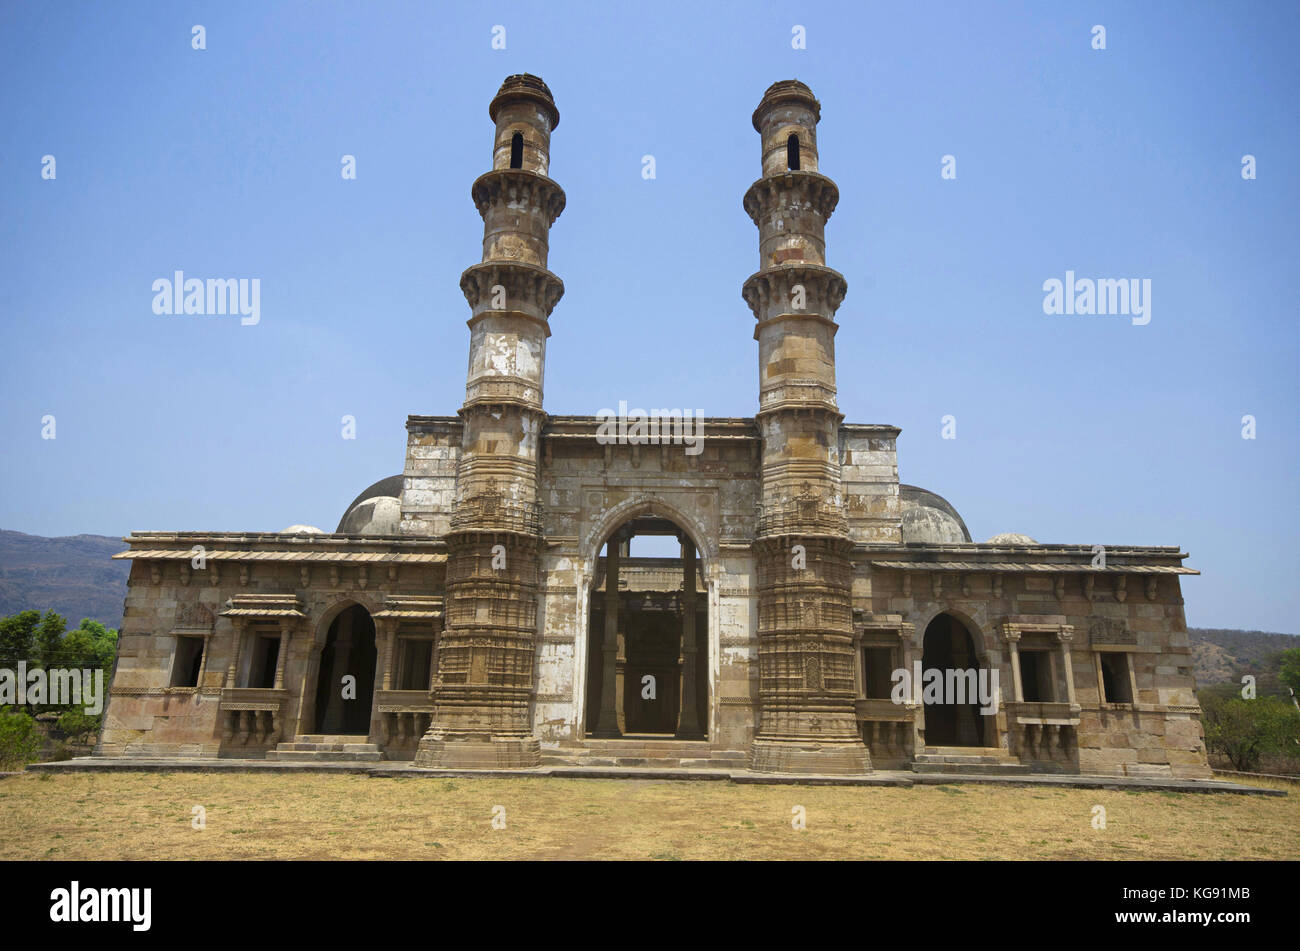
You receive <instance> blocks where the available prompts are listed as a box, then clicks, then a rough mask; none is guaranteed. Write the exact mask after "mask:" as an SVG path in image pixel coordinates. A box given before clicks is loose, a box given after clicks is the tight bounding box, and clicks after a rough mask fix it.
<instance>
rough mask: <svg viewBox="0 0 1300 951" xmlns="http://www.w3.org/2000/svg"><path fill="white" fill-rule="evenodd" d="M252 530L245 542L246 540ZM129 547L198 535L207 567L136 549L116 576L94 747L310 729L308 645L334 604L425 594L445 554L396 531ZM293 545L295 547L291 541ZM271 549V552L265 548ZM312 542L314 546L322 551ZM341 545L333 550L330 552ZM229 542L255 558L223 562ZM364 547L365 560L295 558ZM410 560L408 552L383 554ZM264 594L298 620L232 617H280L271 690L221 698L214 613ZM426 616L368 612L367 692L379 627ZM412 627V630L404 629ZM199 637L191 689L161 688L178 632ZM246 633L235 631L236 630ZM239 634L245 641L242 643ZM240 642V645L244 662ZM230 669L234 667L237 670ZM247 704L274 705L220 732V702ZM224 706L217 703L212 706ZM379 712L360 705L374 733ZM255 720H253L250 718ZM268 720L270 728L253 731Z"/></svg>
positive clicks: (272, 740) (150, 746)
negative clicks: (292, 607)
mask: <svg viewBox="0 0 1300 951" xmlns="http://www.w3.org/2000/svg"><path fill="white" fill-rule="evenodd" d="M254 538H255V539H256V540H254ZM131 542H132V547H133V553H135V554H145V553H150V552H160V551H164V550H166V551H170V552H173V553H180V552H188V551H189V550H190V546H191V545H196V544H202V545H204V547H205V549H206V552H207V559H208V560H207V566H206V567H205V568H202V569H194V568H191V566H190V565H191V563H190V562H189V561H188V560H182V559H179V558H174V557H171V558H152V557H149V558H145V557H140V558H136V559H135V560H134V561H133V564H132V568H131V575H130V578H129V581H128V589H127V597H126V605H125V611H124V619H123V623H122V629H121V632H120V634H119V638H118V659H117V667H116V670H115V673H114V676H113V680H112V684H111V687H110V689H109V698H108V704H107V707H106V710H105V718H104V729H103V732H102V734H101V737H100V743H99V746H98V748H97V753H99V754H100V755H111V756H120V755H139V756H186V757H188V756H194V757H216V756H235V757H249V756H252V757H258V756H262V755H264V754H265V752H266V751H267V750H268V749H271V748H273V747H274V746H275V744H276V742H277V741H280V740H292V739H293V736H294V735H296V734H297V733H304V732H306V733H310V732H315V731H314V723H312V722H309V721H310V720H311V717H312V711H311V707H312V705H313V699H314V695H315V689H316V679H317V668H318V666H319V660H320V651H321V648H322V647H323V646H324V643H325V637H326V634H327V631H328V628H329V625H330V622H331V621H332V620H333V619H334V617H335V616H337V615H338V614H339V613H340V612H341V611H342V610H343V609H345V608H346V607H348V606H350V605H352V604H359V605H361V606H362V607H364V608H365V609H366V610H367V611H368V612H369V613H370V614H371V615H372V616H374V615H376V614H378V613H380V612H382V611H383V610H384V608H385V606H386V604H388V603H389V602H390V600H391V599H394V598H401V597H404V596H412V595H414V596H420V595H426V596H427V595H428V593H429V592H431V591H432V592H440V591H441V590H442V588H443V583H444V579H443V571H444V561H445V555H444V554H443V553H442V551H441V545H440V543H437V542H424V543H421V544H419V545H415V544H413V543H412V542H411V541H409V540H405V539H389V540H379V539H374V540H371V539H365V540H364V541H363V540H360V539H357V538H355V537H352V538H348V537H345V536H323V535H312V536H275V535H270V536H256V537H250V536H214V535H200V534H185V535H179V536H178V535H170V536H162V537H160V536H158V535H150V534H145V535H135V536H132V539H131ZM295 547H297V548H298V549H299V550H296V551H295V550H293V549H294V548H295ZM275 548H278V549H281V550H280V551H273V550H272V549H275ZM323 549H324V550H323ZM340 549H343V550H340ZM236 551H240V552H244V553H247V554H256V555H258V556H260V557H261V558H263V559H265V558H266V556H268V555H274V556H276V557H277V558H280V559H282V560H246V561H238V560H234V558H229V559H227V557H226V556H231V555H234V554H235V553H236ZM348 555H351V556H362V557H365V556H369V557H370V558H373V559H374V561H372V562H365V561H361V562H352V561H338V560H336V561H325V560H317V561H310V560H301V559H310V558H313V557H315V558H318V559H319V558H322V557H324V558H329V557H333V558H336V559H337V558H339V557H340V556H348ZM385 558H394V559H396V558H415V559H419V560H417V561H397V560H390V561H384V560H383V559H385ZM249 596H263V597H275V598H276V599H277V600H278V599H283V600H284V601H286V602H294V603H296V605H297V606H298V607H297V609H298V611H299V612H300V614H301V617H297V618H288V619H286V618H277V617H273V616H268V617H265V618H257V617H250V618H241V619H239V620H241V621H243V623H245V624H246V625H248V627H249V629H250V630H251V629H252V628H254V627H256V628H260V629H263V630H265V631H266V632H267V633H270V634H274V633H277V632H278V631H279V629H280V628H279V626H280V624H281V623H282V622H284V623H288V624H289V625H290V635H289V639H288V651H287V653H286V654H285V659H284V664H283V687H282V688H281V689H280V690H273V689H271V690H263V691H258V692H257V694H256V696H252V697H238V698H235V697H232V696H231V695H230V693H229V688H230V687H232V686H233V684H232V683H231V678H230V671H231V667H232V664H234V651H235V629H236V623H237V620H236V619H235V618H232V617H229V616H223V614H222V612H223V611H225V610H227V609H228V608H229V606H230V604H231V601H232V599H236V600H238V599H241V598H247V597H249ZM431 623H433V622H430V621H427V620H407V621H402V620H393V621H391V622H384V621H382V620H380V621H377V627H379V628H380V630H377V632H376V634H377V636H376V640H377V641H378V642H379V643H378V644H377V650H378V653H379V664H378V665H377V669H376V675H375V683H374V689H375V690H376V691H378V690H379V689H380V688H381V687H382V674H383V662H384V660H385V647H386V645H385V643H384V637H385V636H386V632H388V631H391V632H392V633H393V634H394V636H396V634H398V633H400V632H403V631H406V630H412V628H413V626H414V627H419V628H421V629H424V628H427V627H428V626H429V625H430V624H431ZM412 632H413V630H412ZM182 636H189V637H203V638H205V640H206V643H205V648H204V659H203V664H202V673H201V677H200V682H199V684H198V686H195V687H172V686H169V684H170V683H171V681H172V668H173V664H174V661H175V657H176V649H177V645H178V638H179V637H182ZM247 637H248V635H247V634H246V635H245V638H247ZM247 643H248V642H247V641H246V644H247ZM248 657H249V650H248V648H247V647H245V651H244V663H243V664H242V665H241V666H242V667H243V668H244V669H245V670H246V669H247V665H248ZM239 676H240V675H239V674H237V675H236V679H238V677H239ZM250 699H252V700H255V701H261V702H260V704H259V703H254V704H253V705H254V706H259V705H260V706H261V707H267V706H278V711H277V715H276V716H275V717H274V719H273V720H272V718H270V717H262V718H261V721H262V722H254V723H253V724H252V727H253V729H252V730H250V731H249V734H248V736H247V737H246V738H243V739H241V738H240V737H239V736H238V731H236V736H235V737H233V738H230V739H223V736H224V733H225V732H226V726H227V721H226V719H225V718H226V716H227V714H228V712H229V707H230V706H231V705H232V704H234V705H238V704H241V703H244V702H245V701H248V700H250ZM223 708H225V709H223ZM378 717H379V714H378V712H377V711H376V710H372V723H371V734H372V736H373V735H377V734H378V732H379V729H378V722H377V719H378ZM255 719H256V718H255ZM272 723H273V724H274V727H275V732H274V734H273V735H264V732H266V731H264V730H263V729H262V728H263V727H264V726H269V725H272Z"/></svg>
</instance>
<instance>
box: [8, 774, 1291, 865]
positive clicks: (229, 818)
mask: <svg viewBox="0 0 1300 951" xmlns="http://www.w3.org/2000/svg"><path fill="white" fill-rule="evenodd" d="M1277 787H1278V788H1287V789H1289V790H1290V792H1291V795H1289V796H1287V797H1286V798H1281V797H1271V796H1270V797H1265V796H1238V795H1207V794H1200V793H1168V792H1152V791H1142V792H1130V791H1113V790H1077V789H1047V788H1041V787H1018V788H1017V787H993V786H976V785H964V786H962V785H956V786H918V787H916V788H913V789H900V788H879V787H866V788H863V787H846V786H754V785H733V784H731V783H727V782H670V781H656V780H608V779H553V778H536V779H486V778H484V779H478V778H474V779H442V778H438V779H433V778H414V777H406V778H393V779H378V778H368V777H365V776H358V775H320V774H310V775H285V774H277V773H266V774H256V773H252V774H249V773H230V774H214V773H66V774H60V775H53V776H51V775H49V774H39V773H38V774H30V773H29V774H23V775H19V776H11V777H6V778H3V779H0V858H3V859H32V858H35V859H42V858H47V859H259V858H265V859H334V858H338V859H870V858H879V859H946V858H958V859H1103V860H1115V859H1296V858H1300V787H1297V786H1296V785H1295V784H1284V783H1279V784H1277ZM1098 805H1100V806H1103V807H1104V808H1105V810H1106V814H1105V817H1106V827H1105V828H1104V829H1095V828H1093V807H1094V806H1098ZM195 806H201V807H203V810H204V812H205V816H204V817H205V820H206V828H204V829H202V830H196V829H195V828H193V825H192V820H194V818H195V812H194V807H195ZM498 806H500V807H503V809H504V815H503V816H502V815H501V813H500V811H499V810H498V811H497V814H498V817H499V818H498V822H497V824H498V825H500V824H502V823H501V819H502V818H503V819H504V826H505V827H504V828H496V829H494V828H493V815H494V809H495V807H498ZM796 807H802V808H803V810H804V812H805V814H806V828H805V829H803V830H796V829H795V828H793V824H792V818H793V815H794V813H793V810H795V808H796Z"/></svg>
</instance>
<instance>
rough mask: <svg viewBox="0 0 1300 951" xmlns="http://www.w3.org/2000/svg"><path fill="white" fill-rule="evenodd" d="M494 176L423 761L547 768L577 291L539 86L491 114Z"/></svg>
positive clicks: (474, 294)
mask: <svg viewBox="0 0 1300 951" xmlns="http://www.w3.org/2000/svg"><path fill="white" fill-rule="evenodd" d="M488 113H489V115H490V116H491V117H492V121H493V122H495V123H496V142H495V148H494V150H493V160H492V171H490V172H488V173H487V174H485V175H482V176H481V177H480V178H479V179H478V180H477V181H476V182H474V187H473V189H472V192H471V194H472V196H473V199H474V204H475V205H476V206H477V208H478V210H479V214H481V215H482V216H483V261H482V263H481V264H477V265H475V266H474V267H471V268H469V269H468V270H466V271H465V273H464V274H462V275H461V279H460V286H461V290H463V291H464V292H465V298H466V300H468V301H469V305H470V312H471V316H470V319H469V328H470V358H469V374H468V380H467V383H466V387H465V405H464V406H462V407H461V410H460V415H461V418H462V420H463V422H464V438H463V442H462V445H461V457H460V464H459V468H458V470H457V475H456V508H455V514H454V515H453V516H452V523H451V531H450V532H449V533H448V535H447V617H446V630H445V631H444V633H443V636H442V638H441V639H440V641H439V646H438V681H437V683H436V684H435V686H434V700H435V704H436V706H435V711H434V716H433V720H432V723H431V724H430V726H429V731H428V732H427V733H426V734H425V736H424V738H423V739H422V740H421V741H420V748H419V751H418V752H417V754H416V760H415V761H416V763H417V764H418V765H421V766H443V767H485V768H491V767H515V766H535V765H537V763H538V761H539V759H538V757H539V753H540V750H539V744H538V741H537V739H536V738H535V737H534V736H533V734H532V728H531V723H530V719H529V697H530V693H531V690H532V687H533V656H534V651H535V640H536V631H537V600H538V554H539V549H540V545H541V522H540V518H539V514H538V505H537V458H538V443H539V440H540V435H541V430H542V422H543V419H544V414H543V412H542V377H543V369H544V366H545V360H546V338H547V337H549V336H550V333H551V331H550V327H549V325H548V323H547V320H548V318H549V317H550V314H551V310H552V309H553V308H554V307H555V304H556V303H557V302H558V301H559V299H560V296H561V295H562V294H563V293H564V285H563V284H562V283H561V281H560V279H559V278H558V277H556V276H555V275H554V274H552V273H551V272H550V271H549V270H547V268H546V258H547V253H548V242H549V236H550V228H551V225H552V224H553V223H554V222H555V219H556V218H557V217H559V215H560V212H561V211H563V209H564V191H563V190H562V189H561V188H560V186H559V185H557V184H556V183H555V182H553V181H551V179H550V178H548V177H547V171H548V166H549V159H550V142H551V132H552V130H554V128H555V127H556V126H557V125H558V124H559V121H560V114H559V111H558V110H557V109H556V108H555V101H554V99H552V97H551V91H550V90H549V89H547V88H546V84H545V83H543V82H542V81H541V80H540V79H538V78H537V77H536V76H529V75H527V74H524V75H519V76H511V77H509V78H507V79H506V81H505V82H504V83H502V85H501V89H500V91H499V92H498V93H497V95H496V97H495V98H494V99H493V100H492V105H491V106H490V107H489V110H488Z"/></svg>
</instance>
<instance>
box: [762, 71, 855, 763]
mask: <svg viewBox="0 0 1300 951" xmlns="http://www.w3.org/2000/svg"><path fill="white" fill-rule="evenodd" d="M820 118H821V106H820V104H819V103H818V102H817V99H816V98H815V97H814V96H813V94H812V91H811V90H810V89H809V88H808V87H807V86H805V85H804V84H803V83H801V82H798V81H796V80H787V81H784V82H778V83H775V84H774V85H772V86H771V87H770V88H769V89H768V90H767V92H766V93H765V94H764V95H763V99H762V101H761V102H760V103H759V105H758V108H757V109H756V110H755V112H754V116H753V123H754V128H755V129H756V130H757V131H758V133H759V135H760V136H761V138H762V165H763V175H762V177H761V178H760V179H759V180H758V181H756V182H755V183H754V184H753V185H752V186H750V188H749V191H748V192H746V194H745V200H744V206H745V210H746V211H747V212H748V213H749V216H750V218H751V219H752V220H753V221H754V224H755V225H756V226H757V227H758V231H759V258H760V269H759V270H758V271H757V272H756V273H755V274H753V275H751V276H750V278H749V279H748V280H747V281H745V285H744V290H743V296H744V298H745V301H746V303H748V304H749V306H750V308H751V309H752V310H753V312H754V317H755V318H756V320H757V325H756V327H755V330H754V337H755V339H756V340H757V341H758V345H759V409H758V416H757V420H758V425H759V430H760V433H761V435H762V441H763V449H762V503H761V504H762V508H761V513H760V516H759V526H758V534H757V537H756V539H755V541H754V554H755V563H756V566H757V575H758V615H759V616H758V664H759V703H760V707H761V709H760V717H759V725H758V731H757V733H756V735H755V737H754V741H753V745H752V747H751V751H750V763H751V765H752V767H753V768H754V769H756V770H765V771H777V772H800V773H841V774H854V773H863V772H867V771H868V770H870V768H871V757H870V754H869V752H868V751H867V748H866V746H865V745H864V744H863V742H862V738H861V735H860V734H859V732H858V725H857V718H856V710H855V698H856V693H857V691H856V686H855V682H854V663H855V660H854V654H853V611H852V576H853V567H852V565H851V563H850V561H849V553H850V552H851V551H852V548H853V545H852V542H851V541H850V540H849V537H848V525H847V522H846V521H845V518H844V503H843V494H842V490H841V483H840V467H839V449H838V447H839V425H840V422H841V420H842V419H843V417H842V416H841V414H840V412H839V407H838V405H837V403H836V399H835V394H836V388H835V331H836V330H837V325H836V323H835V320H834V315H835V311H836V309H837V308H838V307H839V305H840V302H841V301H843V299H844V295H845V293H846V291H847V284H846V283H845V281H844V278H843V276H842V275H841V274H840V273H839V272H838V271H835V270H833V269H831V268H829V267H827V266H826V263H825V258H826V240H825V228H826V221H827V219H828V218H830V215H831V213H832V212H833V211H834V209H835V205H836V203H837V202H838V200H839V189H838V188H837V187H836V185H835V183H834V182H833V181H831V180H830V179H829V178H827V177H826V176H824V175H822V174H821V173H820V172H819V171H818V170H817V169H818V156H817V123H818V121H819V120H820Z"/></svg>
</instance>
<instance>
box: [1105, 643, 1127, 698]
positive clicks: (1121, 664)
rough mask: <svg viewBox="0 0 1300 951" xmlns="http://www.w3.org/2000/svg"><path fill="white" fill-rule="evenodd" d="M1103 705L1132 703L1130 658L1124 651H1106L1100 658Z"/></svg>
mask: <svg viewBox="0 0 1300 951" xmlns="http://www.w3.org/2000/svg"><path fill="white" fill-rule="evenodd" d="M1100 663H1101V700H1102V703H1132V702H1133V690H1132V688H1131V683H1130V680H1129V656H1128V654H1126V653H1124V652H1123V651H1105V652H1104V653H1102V654H1101V656H1100Z"/></svg>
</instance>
